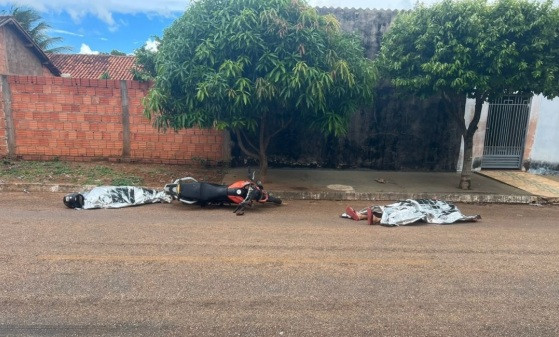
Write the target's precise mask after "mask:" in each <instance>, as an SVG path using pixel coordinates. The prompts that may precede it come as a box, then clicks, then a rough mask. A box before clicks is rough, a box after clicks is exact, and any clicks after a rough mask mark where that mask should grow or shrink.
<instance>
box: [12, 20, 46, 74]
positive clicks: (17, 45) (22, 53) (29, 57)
mask: <svg viewBox="0 0 559 337" xmlns="http://www.w3.org/2000/svg"><path fill="white" fill-rule="evenodd" d="M2 29H3V30H4V42H5V52H6V63H7V64H6V70H7V74H6V75H11V74H17V75H32V76H43V74H44V72H45V71H44V69H43V65H42V64H41V62H40V60H39V58H38V57H37V56H36V55H35V54H34V53H33V52H32V51H31V48H30V47H27V46H25V45H24V43H23V41H22V40H21V38H19V37H18V36H17V35H16V33H15V32H14V30H12V29H11V28H10V27H8V26H4V27H3V28H2Z"/></svg>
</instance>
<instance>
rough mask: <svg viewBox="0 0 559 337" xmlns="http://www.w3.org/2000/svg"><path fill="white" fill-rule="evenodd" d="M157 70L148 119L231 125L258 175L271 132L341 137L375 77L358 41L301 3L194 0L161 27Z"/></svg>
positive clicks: (162, 123)
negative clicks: (296, 127)
mask: <svg viewBox="0 0 559 337" xmlns="http://www.w3.org/2000/svg"><path fill="white" fill-rule="evenodd" d="M156 69H157V77H156V79H155V85H154V87H153V88H152V90H151V91H150V92H149V94H148V95H147V97H146V99H145V113H146V115H147V116H148V117H150V118H154V124H155V125H156V126H157V127H159V128H168V127H172V128H174V129H180V128H189V127H193V126H201V127H217V128H219V129H229V130H232V131H233V132H234V133H235V134H236V136H237V139H238V144H239V147H240V148H241V150H242V151H243V152H244V153H245V154H246V155H247V156H250V157H253V158H255V159H257V160H258V161H259V163H260V173H261V175H262V176H265V175H266V172H267V168H268V160H267V148H268V145H269V143H270V139H271V138H272V137H274V136H275V135H277V134H278V133H280V132H281V131H282V130H284V129H285V128H286V127H288V126H289V125H291V123H305V125H307V126H309V127H314V128H316V129H317V130H321V131H322V132H324V133H325V134H334V135H341V134H344V133H345V132H346V129H347V124H348V118H349V116H350V114H351V113H353V112H354V111H355V110H356V109H358V107H359V106H360V105H362V104H368V103H370V102H371V100H372V97H371V95H372V91H373V90H372V89H373V87H374V84H375V78H376V75H375V70H374V65H373V62H372V61H370V60H368V59H366V58H365V57H364V52H363V48H362V46H361V43H360V41H359V40H358V39H356V38H354V37H350V36H348V35H346V34H343V33H342V32H341V30H340V27H339V22H338V21H337V20H336V19H335V17H334V16H332V15H327V16H320V15H319V14H318V13H317V12H316V10H315V9H313V8H312V7H310V6H308V5H307V3H306V2H305V1H303V0H267V1H260V0H228V1H225V0H200V1H196V2H192V5H191V6H190V7H189V8H188V9H187V11H186V12H185V14H184V15H183V16H182V17H181V18H179V19H178V20H177V21H175V22H174V23H173V25H172V26H171V27H170V28H168V29H167V30H166V31H165V34H164V36H163V39H162V41H161V45H160V46H159V51H158V52H157V56H156Z"/></svg>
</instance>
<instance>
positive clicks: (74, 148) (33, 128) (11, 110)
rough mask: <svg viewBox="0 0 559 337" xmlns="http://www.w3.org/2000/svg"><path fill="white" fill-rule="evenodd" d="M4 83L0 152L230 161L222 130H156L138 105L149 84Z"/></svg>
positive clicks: (27, 79)
mask: <svg viewBox="0 0 559 337" xmlns="http://www.w3.org/2000/svg"><path fill="white" fill-rule="evenodd" d="M2 83H3V84H4V85H3V87H2V92H3V101H2V104H0V105H1V106H2V108H1V110H0V111H1V112H0V156H11V157H17V158H22V159H27V160H52V159H55V158H58V159H63V160H70V161H93V160H110V161H138V162H149V163H170V164H189V163H191V162H193V161H196V160H200V159H203V160H207V161H210V162H211V161H213V162H218V161H223V160H228V154H227V153H226V151H224V148H225V147H226V146H225V142H226V136H225V135H224V132H221V131H217V130H199V129H191V130H181V131H179V132H174V131H170V132H167V133H161V132H159V131H158V130H157V129H154V128H153V127H152V125H151V122H150V121H149V120H148V119H147V118H145V117H144V116H143V107H142V104H141V100H142V98H143V97H144V96H145V94H146V92H147V90H148V89H149V85H148V84H147V83H140V82H135V81H119V80H95V79H76V78H60V77H36V76H5V75H4V76H3V81H2ZM8 118H11V119H12V124H13V129H14V132H13V136H12V137H10V136H9V134H8V126H7V125H8V124H9V123H7V122H6V120H7V119H8ZM10 138H12V139H10ZM10 142H12V143H13V144H11V145H12V146H10ZM10 148H11V149H13V150H12V151H10Z"/></svg>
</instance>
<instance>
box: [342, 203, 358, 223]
mask: <svg viewBox="0 0 559 337" xmlns="http://www.w3.org/2000/svg"><path fill="white" fill-rule="evenodd" d="M345 212H346V214H347V215H349V217H350V218H352V219H353V220H356V221H357V220H359V215H358V214H357V212H356V211H355V210H354V209H353V208H351V207H350V206H347V207H346V209H345Z"/></svg>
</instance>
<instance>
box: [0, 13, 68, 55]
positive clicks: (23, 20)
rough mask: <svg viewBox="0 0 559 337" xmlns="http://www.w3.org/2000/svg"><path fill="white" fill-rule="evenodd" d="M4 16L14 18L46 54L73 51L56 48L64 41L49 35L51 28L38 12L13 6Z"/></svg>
mask: <svg viewBox="0 0 559 337" xmlns="http://www.w3.org/2000/svg"><path fill="white" fill-rule="evenodd" d="M2 14H4V15H10V16H13V17H14V19H15V20H16V21H17V22H18V23H19V24H20V25H21V27H22V28H23V29H24V30H25V31H26V32H27V33H28V34H29V36H31V38H32V39H33V41H35V43H36V44H37V45H38V46H39V47H40V48H41V49H42V50H43V51H44V52H46V53H62V52H68V51H71V50H72V48H71V47H68V46H56V45H58V44H60V43H62V41H63V39H62V38H61V37H52V36H50V35H49V34H48V31H49V30H50V28H51V26H50V25H49V24H48V23H46V22H45V21H43V19H42V17H41V15H40V14H39V12H37V11H36V10H34V9H31V8H26V7H18V6H15V5H12V7H11V8H10V10H9V11H7V12H6V11H4V12H3V13H2Z"/></svg>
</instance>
